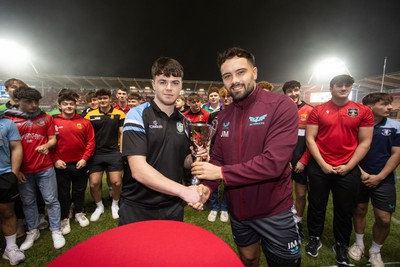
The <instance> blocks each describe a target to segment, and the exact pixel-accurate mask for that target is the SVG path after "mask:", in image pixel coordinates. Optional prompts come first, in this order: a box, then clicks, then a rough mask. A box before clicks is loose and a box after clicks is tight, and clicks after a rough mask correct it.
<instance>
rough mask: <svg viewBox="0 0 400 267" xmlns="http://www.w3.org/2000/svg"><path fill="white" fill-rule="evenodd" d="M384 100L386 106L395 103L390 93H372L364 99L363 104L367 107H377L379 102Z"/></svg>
mask: <svg viewBox="0 0 400 267" xmlns="http://www.w3.org/2000/svg"><path fill="white" fill-rule="evenodd" d="M381 100H383V102H384V103H385V105H388V104H391V103H392V102H393V96H391V95H389V94H388V93H380V92H377V93H370V94H368V95H366V96H364V97H363V99H362V103H363V104H364V105H366V106H369V105H375V104H376V103H378V102H379V101H381Z"/></svg>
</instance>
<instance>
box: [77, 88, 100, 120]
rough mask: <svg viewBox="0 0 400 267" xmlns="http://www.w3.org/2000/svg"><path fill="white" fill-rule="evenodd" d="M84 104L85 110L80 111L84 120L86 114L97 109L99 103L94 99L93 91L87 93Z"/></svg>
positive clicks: (94, 93)
mask: <svg viewBox="0 0 400 267" xmlns="http://www.w3.org/2000/svg"><path fill="white" fill-rule="evenodd" d="M85 102H86V105H87V107H86V109H85V110H83V111H82V114H81V116H82V117H83V118H84V117H85V116H86V114H87V113H88V112H89V111H91V110H94V109H96V108H98V107H99V101H98V100H97V97H96V92H95V91H89V92H87V93H86V95H85Z"/></svg>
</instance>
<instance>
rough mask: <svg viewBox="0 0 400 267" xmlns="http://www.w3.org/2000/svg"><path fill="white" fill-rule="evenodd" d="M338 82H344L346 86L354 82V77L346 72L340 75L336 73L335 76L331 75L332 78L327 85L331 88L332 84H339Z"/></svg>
mask: <svg viewBox="0 0 400 267" xmlns="http://www.w3.org/2000/svg"><path fill="white" fill-rule="evenodd" d="M339 83H344V84H345V85H346V86H350V85H353V83H354V78H353V77H351V76H350V75H348V74H341V75H337V76H335V77H333V79H332V80H331V82H330V84H329V86H330V87H331V88H333V86H334V85H335V84H339Z"/></svg>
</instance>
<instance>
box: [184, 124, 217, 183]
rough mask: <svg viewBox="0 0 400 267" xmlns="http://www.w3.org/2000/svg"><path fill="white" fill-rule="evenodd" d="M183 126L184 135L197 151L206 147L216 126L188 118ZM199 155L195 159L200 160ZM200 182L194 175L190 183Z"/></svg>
mask: <svg viewBox="0 0 400 267" xmlns="http://www.w3.org/2000/svg"><path fill="white" fill-rule="evenodd" d="M183 124H184V127H185V132H186V135H187V136H188V138H189V140H190V144H191V146H193V148H194V151H196V152H198V151H199V149H200V148H205V149H207V146H208V145H209V143H210V140H211V138H212V137H213V135H214V134H215V131H216V128H214V127H213V126H212V125H210V124H206V123H201V122H199V123H190V122H189V120H184V123H183ZM201 160H202V159H201V157H196V158H195V161H201ZM199 183H200V181H199V179H198V178H197V177H196V176H193V177H192V181H191V184H192V185H198V184H199Z"/></svg>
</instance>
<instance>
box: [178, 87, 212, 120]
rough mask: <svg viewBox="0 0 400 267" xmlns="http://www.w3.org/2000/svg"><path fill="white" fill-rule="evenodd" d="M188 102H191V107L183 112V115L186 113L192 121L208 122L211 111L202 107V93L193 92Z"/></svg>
mask: <svg viewBox="0 0 400 267" xmlns="http://www.w3.org/2000/svg"><path fill="white" fill-rule="evenodd" d="M187 102H188V104H189V109H188V110H186V111H185V112H183V115H185V117H186V118H188V119H189V120H190V122H192V123H197V122H202V123H208V118H209V117H210V113H209V112H208V111H207V110H205V109H203V108H202V107H201V97H200V95H199V94H197V93H191V94H190V95H189V96H188V98H187Z"/></svg>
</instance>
